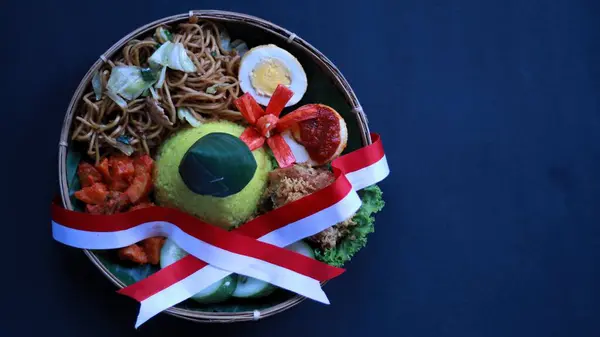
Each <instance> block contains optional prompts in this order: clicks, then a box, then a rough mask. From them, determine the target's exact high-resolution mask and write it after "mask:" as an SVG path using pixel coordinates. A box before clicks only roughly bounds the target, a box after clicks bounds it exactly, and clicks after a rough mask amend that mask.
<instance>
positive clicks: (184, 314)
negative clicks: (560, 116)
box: [58, 10, 371, 323]
mask: <svg viewBox="0 0 600 337" xmlns="http://www.w3.org/2000/svg"><path fill="white" fill-rule="evenodd" d="M191 16H196V17H198V18H199V19H206V20H212V21H215V22H219V23H221V24H224V25H227V24H235V25H238V26H240V25H241V26H243V27H244V28H248V29H252V30H253V32H258V33H259V34H260V35H261V38H262V39H263V40H264V41H265V42H267V43H274V44H278V45H280V46H282V47H285V48H286V49H288V50H290V51H292V50H293V53H294V54H295V56H296V57H304V58H305V59H306V60H310V62H312V63H313V64H314V66H315V69H317V70H316V71H315V72H314V73H315V76H321V77H324V78H326V79H327V81H328V85H329V86H330V88H329V90H331V91H332V92H333V91H336V92H337V93H336V95H339V97H340V99H342V100H343V106H342V107H341V108H339V106H338V110H337V111H338V112H339V113H340V114H341V115H342V116H343V117H344V119H345V120H346V122H347V124H348V128H349V130H348V131H349V143H348V149H347V150H346V151H351V150H354V149H356V148H358V147H361V146H365V145H368V144H371V137H370V133H369V128H368V123H367V119H366V116H365V114H364V112H363V110H362V108H361V105H360V103H359V101H358V98H357V97H356V95H355V94H354V92H353V91H352V88H351V87H350V85H349V84H348V82H347V81H346V79H345V78H344V76H343V75H342V74H341V72H340V71H339V70H338V69H337V67H336V66H335V65H334V64H333V63H332V62H331V61H330V60H329V59H327V58H326V57H325V56H324V55H323V54H322V53H321V52H319V51H318V50H317V49H316V48H315V47H313V46H311V45H310V44H309V43H308V42H306V41H305V40H303V39H302V38H300V37H299V36H297V35H296V34H294V33H292V32H290V31H288V30H286V29H284V28H282V27H279V26H277V25H275V24H273V23H271V22H269V21H265V20H263V19H260V18H257V17H254V16H249V15H245V14H240V13H234V12H225V11H216V10H192V11H189V12H188V13H182V14H178V15H173V16H169V17H165V18H162V19H159V20H157V21H154V22H151V23H148V24H146V25H144V26H142V27H139V28H137V29H136V30H134V31H133V32H131V33H129V34H127V35H126V36H125V37H123V38H122V39H120V40H119V41H118V42H116V43H115V44H114V45H113V46H111V47H110V48H109V49H108V50H107V51H106V52H105V53H104V54H103V55H101V56H100V57H99V59H98V60H97V61H96V62H95V63H94V64H93V65H92V67H91V68H90V69H89V71H88V72H87V73H86V74H85V76H84V77H83V79H82V80H81V82H80V84H79V86H78V87H77V89H76V91H75V93H74V95H73V97H72V99H71V102H70V104H69V106H68V109H67V112H66V115H65V118H64V122H63V127H62V132H61V135H60V142H59V157H58V168H59V184H60V193H61V199H62V203H63V205H64V207H65V208H66V209H69V210H74V205H73V203H72V202H71V199H70V197H69V186H68V179H67V153H68V150H69V148H70V146H71V140H70V132H71V125H72V120H73V118H74V115H75V113H76V112H77V111H78V108H79V106H80V103H81V101H82V96H83V95H84V93H85V92H86V90H87V89H88V88H89V86H90V82H91V79H92V77H93V75H94V73H95V72H96V71H97V70H99V69H100V68H101V67H102V66H103V65H104V62H106V60H108V59H111V58H112V57H113V56H114V55H116V54H117V53H119V52H121V50H122V47H123V46H125V44H126V43H127V42H128V41H130V40H131V39H135V38H139V37H141V36H144V35H146V34H149V33H151V32H153V31H154V30H155V29H156V28H157V27H158V26H161V25H173V24H175V23H178V22H181V21H186V20H189V18H190V17H191ZM244 30H245V29H244ZM247 34H252V33H247ZM238 38H242V39H243V38H244V36H238ZM317 73H318V74H317ZM309 75H310V74H309ZM309 87H310V79H309ZM314 103H325V104H328V103H329V102H326V101H323V102H314ZM352 143H354V145H352ZM353 147H354V148H353ZM84 253H85V254H86V256H87V257H88V258H89V259H90V260H91V262H92V263H93V264H94V265H95V266H96V267H97V268H98V269H99V270H100V271H101V272H102V274H103V275H104V276H105V277H107V278H108V279H109V280H110V281H111V282H112V283H113V284H114V285H115V286H116V287H118V288H123V287H125V284H124V283H123V281H121V280H120V279H119V278H118V277H117V276H115V275H114V274H113V273H112V272H111V271H110V270H109V269H108V268H107V267H106V266H105V265H104V264H103V263H102V262H101V261H100V260H99V259H98V257H97V256H96V255H95V254H94V253H93V252H91V251H89V250H84ZM304 299H305V298H304V297H302V296H290V298H289V299H286V300H284V301H282V302H280V303H277V304H274V305H272V306H270V307H267V308H262V309H261V310H260V312H259V316H260V318H261V319H262V318H265V317H269V316H273V315H275V314H277V313H280V312H282V311H284V310H287V309H290V308H292V307H294V306H296V305H298V304H299V303H300V302H302V301H303V300H304ZM164 312H165V313H167V314H170V315H172V316H175V317H180V318H183V319H186V320H191V321H196V322H215V323H231V322H240V321H251V320H255V319H257V317H256V314H257V313H256V310H247V311H238V312H211V311H200V310H191V309H188V308H180V307H178V306H175V307H172V308H170V309H167V310H166V311H164Z"/></svg>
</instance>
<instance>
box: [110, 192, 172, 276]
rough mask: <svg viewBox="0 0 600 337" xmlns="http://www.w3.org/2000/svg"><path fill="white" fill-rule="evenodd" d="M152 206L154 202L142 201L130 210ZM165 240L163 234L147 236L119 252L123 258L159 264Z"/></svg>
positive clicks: (136, 261) (140, 262)
mask: <svg viewBox="0 0 600 337" xmlns="http://www.w3.org/2000/svg"><path fill="white" fill-rule="evenodd" d="M152 206H154V204H153V203H151V202H144V203H140V204H138V205H135V206H133V207H131V208H130V209H129V212H132V211H135V210H138V209H142V208H147V207H152ZM165 240H166V239H165V238H164V237H162V236H157V237H153V238H147V239H145V240H143V241H141V242H138V243H134V244H133V245H131V246H127V247H124V248H121V249H119V252H118V254H119V257H120V258H121V259H122V260H128V261H132V262H135V263H139V264H145V263H151V264H158V263H159V262H160V250H161V249H162V246H163V245H164V244H165Z"/></svg>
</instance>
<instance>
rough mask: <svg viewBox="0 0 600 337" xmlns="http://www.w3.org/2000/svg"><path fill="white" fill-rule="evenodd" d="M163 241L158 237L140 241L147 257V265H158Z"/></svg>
mask: <svg viewBox="0 0 600 337" xmlns="http://www.w3.org/2000/svg"><path fill="white" fill-rule="evenodd" d="M165 241H166V239H165V238H163V237H160V236H157V237H154V238H147V239H146V240H144V241H142V243H141V246H142V248H143V249H144V252H145V253H146V256H147V257H148V263H151V264H158V263H159V262H160V250H161V249H162V246H163V245H164V244H165Z"/></svg>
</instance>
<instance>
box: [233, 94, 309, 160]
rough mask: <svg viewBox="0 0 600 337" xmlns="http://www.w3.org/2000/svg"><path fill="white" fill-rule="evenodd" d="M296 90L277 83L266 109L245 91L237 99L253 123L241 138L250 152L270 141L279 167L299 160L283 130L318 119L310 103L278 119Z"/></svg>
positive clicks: (237, 104) (239, 108) (249, 120)
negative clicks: (286, 140)
mask: <svg viewBox="0 0 600 337" xmlns="http://www.w3.org/2000/svg"><path fill="white" fill-rule="evenodd" d="M293 95H294V93H293V92H292V91H291V90H290V89H288V88H287V87H286V86H284V85H281V84H280V85H278V86H277V88H276V89H275V92H274V93H273V95H272V96H271V100H270V101H269V104H268V105H267V109H266V111H265V110H263V108H262V107H261V106H260V105H259V104H258V103H257V102H256V100H255V99H254V97H252V95H250V94H249V93H245V94H244V95H242V96H241V97H240V98H238V99H236V100H235V101H234V104H235V106H236V107H237V108H238V110H240V112H241V113H242V116H244V118H245V119H246V121H248V123H250V126H249V127H247V128H246V130H244V132H243V133H242V135H241V136H240V139H241V140H242V141H243V142H244V143H246V144H247V145H248V147H249V148H250V150H251V151H253V150H255V149H258V148H260V147H262V146H263V145H264V143H265V141H266V142H267V145H268V146H269V148H271V151H273V155H274V156H275V159H276V160H277V163H278V164H279V167H282V168H283V167H288V166H290V165H292V164H294V163H295V162H296V158H295V157H294V154H293V153H292V150H291V149H290V146H289V145H288V144H287V143H286V142H285V139H284V138H283V137H282V136H281V134H280V133H281V132H283V131H285V130H287V129H289V128H290V127H292V126H293V125H294V124H296V123H298V122H301V121H305V120H308V119H312V118H316V117H317V115H318V112H317V111H316V109H314V108H311V107H310V106H302V107H300V108H298V109H296V110H294V111H293V112H290V113H289V114H287V115H285V116H283V117H281V118H279V115H280V114H281V111H283V108H284V107H285V104H286V103H287V102H288V101H289V100H290V98H292V96H293Z"/></svg>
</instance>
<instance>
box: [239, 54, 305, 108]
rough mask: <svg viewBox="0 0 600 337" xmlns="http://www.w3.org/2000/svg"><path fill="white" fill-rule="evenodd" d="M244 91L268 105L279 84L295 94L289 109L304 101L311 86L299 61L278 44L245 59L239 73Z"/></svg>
mask: <svg viewBox="0 0 600 337" xmlns="http://www.w3.org/2000/svg"><path fill="white" fill-rule="evenodd" d="M238 78H239V83H240V88H241V89H242V91H243V92H245V93H249V94H251V95H252V97H254V99H255V100H256V101H257V102H258V103H259V104H261V105H264V106H266V105H267V104H268V103H269V99H270V97H271V96H272V95H273V93H274V92H275V89H277V86H278V85H284V86H285V87H287V88H288V89H290V90H291V91H292V92H293V93H294V94H293V96H292V97H291V98H290V100H289V101H288V102H287V103H286V104H285V106H291V105H294V104H296V103H298V102H299V101H300V99H301V98H302V96H304V93H306V89H307V86H308V81H307V78H306V73H305V72H304V68H303V67H302V65H301V64H300V62H298V60H297V59H296V58H295V57H294V56H293V55H292V54H291V53H290V52H288V51H287V50H285V49H283V48H280V47H278V46H276V45H274V44H268V45H263V46H257V47H254V48H252V49H250V50H249V51H248V52H247V53H246V54H245V55H244V57H243V58H242V61H241V64H240V70H239V74H238Z"/></svg>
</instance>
